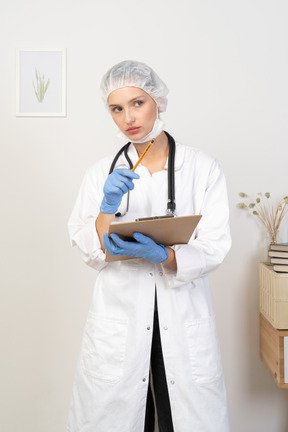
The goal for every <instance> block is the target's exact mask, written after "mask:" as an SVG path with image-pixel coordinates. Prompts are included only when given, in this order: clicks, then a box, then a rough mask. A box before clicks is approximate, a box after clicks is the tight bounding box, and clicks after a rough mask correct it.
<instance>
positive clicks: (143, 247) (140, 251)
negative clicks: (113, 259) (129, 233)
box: [103, 232, 168, 263]
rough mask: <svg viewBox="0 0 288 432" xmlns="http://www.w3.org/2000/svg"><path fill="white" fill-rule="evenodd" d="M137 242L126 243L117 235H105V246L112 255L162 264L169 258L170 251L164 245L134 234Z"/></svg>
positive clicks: (139, 234)
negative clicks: (144, 259)
mask: <svg viewBox="0 0 288 432" xmlns="http://www.w3.org/2000/svg"><path fill="white" fill-rule="evenodd" d="M133 237H134V239H135V240H136V242H133V241H124V240H121V239H120V238H119V236H118V235H117V234H115V233H112V234H111V238H112V240H113V241H112V240H111V239H110V238H109V237H108V234H106V233H105V234H104V235H103V244H104V246H105V248H106V249H107V251H108V252H110V254H111V255H124V256H129V257H135V258H146V259H147V260H148V261H150V262H152V263H162V262H163V261H166V259H167V258H168V251H167V249H166V248H165V246H163V245H162V244H157V243H155V242H154V240H152V239H151V238H150V237H147V236H145V235H143V234H141V233H137V232H135V233H134V234H133Z"/></svg>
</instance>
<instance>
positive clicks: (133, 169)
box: [131, 139, 155, 171]
mask: <svg viewBox="0 0 288 432" xmlns="http://www.w3.org/2000/svg"><path fill="white" fill-rule="evenodd" d="M154 141H155V140H154V139H152V140H151V141H150V143H149V144H148V145H147V147H146V149H145V150H144V152H143V153H142V155H141V156H140V158H139V159H138V161H137V162H136V164H135V165H134V166H133V168H132V170H131V171H135V169H136V168H137V166H138V165H139V163H140V162H141V160H142V159H143V157H144V156H145V154H146V153H147V151H148V150H149V148H150V147H151V145H152V144H153V143H154Z"/></svg>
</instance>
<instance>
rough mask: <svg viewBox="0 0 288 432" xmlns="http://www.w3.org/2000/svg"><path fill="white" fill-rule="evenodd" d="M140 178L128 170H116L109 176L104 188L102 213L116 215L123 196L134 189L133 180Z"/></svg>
mask: <svg viewBox="0 0 288 432" xmlns="http://www.w3.org/2000/svg"><path fill="white" fill-rule="evenodd" d="M139 178H140V176H139V175H138V174H136V173H135V172H134V171H131V170H129V169H126V168H120V169H116V170H115V171H113V172H112V173H111V174H109V176H108V177H107V180H106V182H105V184H104V188H103V191H104V197H103V200H102V203H101V206H100V211H101V212H102V213H108V214H114V213H116V212H117V210H118V208H119V206H120V204H121V200H122V197H123V195H124V194H125V193H127V192H128V190H132V189H134V183H133V180H134V179H139Z"/></svg>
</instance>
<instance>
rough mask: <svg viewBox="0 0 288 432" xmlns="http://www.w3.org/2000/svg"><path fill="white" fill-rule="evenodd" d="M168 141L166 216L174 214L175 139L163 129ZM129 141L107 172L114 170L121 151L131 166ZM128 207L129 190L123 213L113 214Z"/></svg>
mask: <svg viewBox="0 0 288 432" xmlns="http://www.w3.org/2000/svg"><path fill="white" fill-rule="evenodd" d="M164 132H165V134H166V136H167V138H168V143H169V156H168V201H167V209H166V215H167V216H171V217H172V216H175V209H176V204H175V173H174V165H175V140H174V138H173V137H172V136H171V135H169V134H168V132H166V131H164ZM130 144H131V142H128V143H127V144H125V145H124V146H123V147H122V148H121V149H120V150H119V151H118V153H117V154H116V156H115V158H114V159H113V162H112V164H111V167H110V170H109V174H111V173H112V172H113V171H114V168H115V165H116V163H117V161H118V159H119V157H120V156H121V154H122V153H124V156H125V158H126V160H127V162H128V164H129V168H130V169H131V168H133V163H132V162H131V159H130V158H129V156H128V149H129V146H130ZM128 209H129V191H128V194H127V206H126V211H125V213H123V214H122V213H120V212H118V213H116V215H115V216H117V217H121V216H124V215H125V214H126V213H127V212H128Z"/></svg>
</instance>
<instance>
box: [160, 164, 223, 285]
mask: <svg viewBox="0 0 288 432" xmlns="http://www.w3.org/2000/svg"><path fill="white" fill-rule="evenodd" d="M196 170H197V172H196V173H195V177H196V178H197V179H198V180H197V181H198V183H197V186H196V187H195V196H194V197H193V200H194V203H193V205H194V211H195V213H196V214H202V216H203V217H202V219H201V221H200V223H199V225H198V227H197V230H196V231H195V237H194V236H193V237H192V238H191V239H190V241H189V243H188V244H187V245H174V246H172V249H173V251H174V253H175V259H176V261H177V271H176V270H175V269H173V268H171V267H168V266H167V265H166V263H165V262H164V263H162V267H163V270H164V272H165V274H166V276H167V278H168V280H169V283H170V285H171V286H173V287H177V286H181V285H183V284H186V283H189V282H191V281H193V280H194V279H197V278H200V277H202V276H205V275H207V274H208V273H209V272H211V271H213V270H215V269H216V268H217V267H218V266H219V265H220V264H221V263H222V261H223V260H224V258H225V256H226V254H227V252H228V251H229V249H230V246H231V238H230V227H229V206H228V198H227V190H226V182H225V178H224V175H223V172H222V170H221V168H220V167H219V165H218V163H217V162H216V161H213V162H212V163H211V161H210V162H209V167H207V162H206V161H205V163H199V167H198V168H196ZM205 172H206V173H207V174H206V175H205ZM200 178H201V180H199V179H200ZM193 192H194V191H193Z"/></svg>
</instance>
